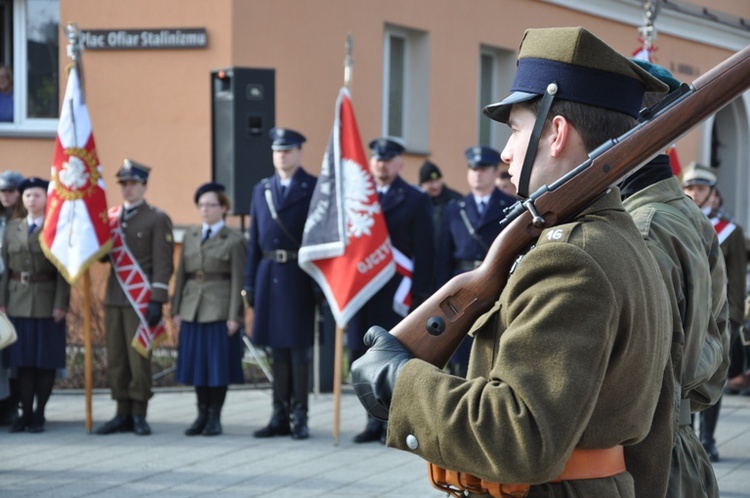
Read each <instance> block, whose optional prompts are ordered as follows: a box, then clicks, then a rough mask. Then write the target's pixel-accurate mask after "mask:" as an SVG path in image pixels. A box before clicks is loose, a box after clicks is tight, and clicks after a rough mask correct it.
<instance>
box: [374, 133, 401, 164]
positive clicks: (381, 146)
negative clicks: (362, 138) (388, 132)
mask: <svg viewBox="0 0 750 498" xmlns="http://www.w3.org/2000/svg"><path fill="white" fill-rule="evenodd" d="M370 149H372V157H374V158H375V159H378V160H381V161H388V160H389V159H393V158H394V157H396V156H398V155H401V154H403V152H404V149H405V148H404V146H403V145H402V144H400V143H399V142H397V141H396V140H393V139H391V138H376V139H375V140H373V141H371V142H370Z"/></svg>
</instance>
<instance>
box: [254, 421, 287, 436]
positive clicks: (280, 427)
mask: <svg viewBox="0 0 750 498" xmlns="http://www.w3.org/2000/svg"><path fill="white" fill-rule="evenodd" d="M291 433H292V428H291V427H290V426H289V423H288V422H287V423H286V424H284V423H281V424H274V423H270V424H268V425H267V426H265V427H264V428H262V429H258V430H257V431H255V432H253V437H260V438H263V437H274V436H288V435H289V434H291Z"/></svg>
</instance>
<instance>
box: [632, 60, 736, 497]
mask: <svg viewBox="0 0 750 498" xmlns="http://www.w3.org/2000/svg"><path fill="white" fill-rule="evenodd" d="M633 62H635V63H636V64H638V65H640V66H641V67H643V68H644V69H646V70H647V71H649V73H651V74H652V75H653V76H655V77H657V78H659V79H660V80H662V81H663V82H664V83H666V84H667V85H669V88H670V91H675V90H677V89H678V88H679V86H680V82H679V81H677V80H676V79H675V78H674V77H673V76H672V74H671V73H669V71H667V70H666V69H665V68H663V67H661V66H657V65H655V64H652V63H650V62H645V61H639V60H634V61H633ZM661 98H663V95H662V94H659V95H656V96H652V95H651V94H646V97H645V98H644V102H643V105H644V107H650V106H653V105H654V104H656V103H657V102H659V100H661ZM620 188H621V192H622V198H623V205H624V206H625V209H626V210H627V211H628V212H629V213H630V215H631V216H632V217H633V220H634V221H635V223H636V226H637V227H638V228H639V229H640V231H641V233H642V234H643V235H644V239H645V240H646V244H647V245H648V247H649V249H650V250H651V253H652V254H653V255H654V258H655V259H656V262H657V263H658V264H659V268H660V269H661V274H662V279H663V280H664V283H665V284H666V286H667V291H668V293H669V297H670V303H671V307H672V351H671V361H670V362H669V364H668V365H667V370H665V376H664V384H663V386H662V395H661V397H660V399H659V407H658V408H657V412H656V414H655V417H654V421H653V423H652V424H651V430H650V432H649V435H648V436H647V437H646V439H645V440H644V441H643V442H641V443H639V444H637V445H633V446H628V447H626V449H625V462H626V464H627V467H628V470H629V471H630V473H631V474H633V478H634V480H635V490H636V496H667V497H670V498H691V497H694V498H708V497H718V496H719V487H718V484H717V482H716V476H715V475H714V471H713V467H712V465H711V462H710V461H709V457H708V455H707V454H706V452H705V450H704V449H703V446H702V445H701V443H700V441H699V440H698V437H697V435H696V434H695V431H694V430H693V428H692V424H691V413H694V412H698V411H700V410H703V409H705V408H707V407H709V406H711V405H713V404H714V403H716V402H717V401H718V400H719V399H720V397H721V393H722V390H723V388H724V382H725V380H726V372H727V367H728V365H729V323H728V321H729V308H728V305H727V299H726V286H727V284H726V272H725V269H724V258H723V256H722V254H721V249H720V248H719V239H718V237H717V235H716V231H715V230H714V228H713V226H712V225H711V223H710V222H709V221H708V219H707V218H706V216H705V215H704V214H703V213H702V212H701V210H700V209H699V208H698V206H697V205H696V204H695V202H693V201H692V199H690V198H689V197H687V196H686V195H685V194H684V193H683V191H682V188H681V185H680V180H679V179H677V177H676V176H674V174H673V172H672V166H671V164H670V160H669V155H667V154H660V155H658V156H656V157H655V158H654V159H653V160H651V161H650V162H649V163H648V164H646V165H645V166H643V167H642V168H641V169H639V170H638V171H636V172H635V173H633V174H632V175H630V176H629V177H628V178H626V179H625V181H624V182H623V183H622V185H621V186H620Z"/></svg>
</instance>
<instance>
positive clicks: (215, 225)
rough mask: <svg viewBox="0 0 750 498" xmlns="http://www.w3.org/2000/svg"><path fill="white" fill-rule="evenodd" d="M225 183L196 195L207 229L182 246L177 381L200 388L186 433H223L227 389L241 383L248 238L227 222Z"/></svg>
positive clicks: (175, 314) (176, 306) (176, 302)
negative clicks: (243, 295)
mask: <svg viewBox="0 0 750 498" xmlns="http://www.w3.org/2000/svg"><path fill="white" fill-rule="evenodd" d="M224 190H225V188H224V185H222V184H220V183H206V184H203V185H201V186H200V187H199V188H198V190H197V191H196V192H195V196H194V197H195V205H196V206H197V207H198V210H199V212H200V216H201V219H202V221H203V224H202V226H200V227H193V228H191V229H190V230H188V231H187V232H186V234H185V238H184V240H183V242H182V252H181V255H180V264H179V266H178V267H177V273H176V275H175V276H176V280H175V289H174V297H173V300H172V319H173V320H174V322H175V325H177V328H178V329H179V330H180V349H179V356H178V357H177V372H176V373H175V379H176V380H177V381H178V382H181V383H183V384H188V385H192V386H195V394H196V397H197V400H198V418H197V419H196V420H195V422H193V424H192V425H191V426H190V427H188V428H187V429H186V430H185V435H187V436H196V435H198V434H203V435H204V436H217V435H219V434H221V409H222V406H223V405H224V400H225V398H226V394H227V386H228V385H229V384H230V383H232V384H241V383H242V382H243V379H244V377H243V374H242V355H243V353H244V345H243V343H242V322H243V314H244V313H243V307H242V296H241V294H240V293H241V291H242V283H243V271H244V270H245V252H246V247H245V245H246V244H245V238H244V237H243V236H242V235H241V234H240V233H239V232H237V231H236V230H232V229H231V228H229V227H227V226H226V225H225V224H224V218H225V217H226V214H227V210H229V208H230V201H229V198H228V197H227V195H226V194H225V193H224Z"/></svg>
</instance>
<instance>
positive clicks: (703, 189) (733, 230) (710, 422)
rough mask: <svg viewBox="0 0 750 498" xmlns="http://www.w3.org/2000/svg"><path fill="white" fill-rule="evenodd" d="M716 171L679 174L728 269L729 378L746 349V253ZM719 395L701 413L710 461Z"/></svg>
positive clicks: (696, 167) (715, 454)
mask: <svg viewBox="0 0 750 498" xmlns="http://www.w3.org/2000/svg"><path fill="white" fill-rule="evenodd" d="M716 180H717V178H716V173H715V172H714V171H712V169H711V168H709V167H708V166H704V165H701V164H699V163H696V162H693V163H691V164H689V165H688V167H687V168H686V169H685V172H684V173H683V174H682V188H683V190H684V191H685V193H686V194H687V195H689V196H690V197H691V198H692V199H693V201H695V203H696V204H697V205H698V207H699V208H700V209H701V210H702V211H703V213H704V214H705V215H706V216H708V219H709V220H711V224H712V225H713V226H714V229H715V230H716V233H717V235H718V237H719V244H720V245H721V252H722V253H723V254H724V261H725V262H726V269H727V300H728V301H729V326H730V333H731V343H730V344H731V345H730V347H729V348H730V360H729V371H728V374H727V375H728V377H729V378H730V379H732V378H733V377H735V376H737V375H742V372H743V370H744V364H745V351H744V348H743V346H742V341H741V340H740V330H741V328H742V323H743V321H744V316H745V283H746V277H747V252H746V249H745V235H744V234H743V232H742V227H740V226H739V225H738V224H737V223H734V222H733V221H732V220H731V219H730V218H729V216H727V215H726V214H725V213H723V212H722V211H721V210H720V207H721V205H720V204H721V203H720V196H719V192H718V189H717V188H716ZM720 410H721V398H719V400H718V401H717V402H716V403H715V404H714V405H713V406H711V407H710V408H706V409H705V410H703V411H702V412H701V414H700V440H701V443H702V444H703V447H704V448H705V449H706V453H708V457H709V458H710V459H711V461H712V462H718V461H719V451H718V449H717V448H716V439H715V437H714V432H715V431H716V424H717V422H718V420H719V411H720Z"/></svg>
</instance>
